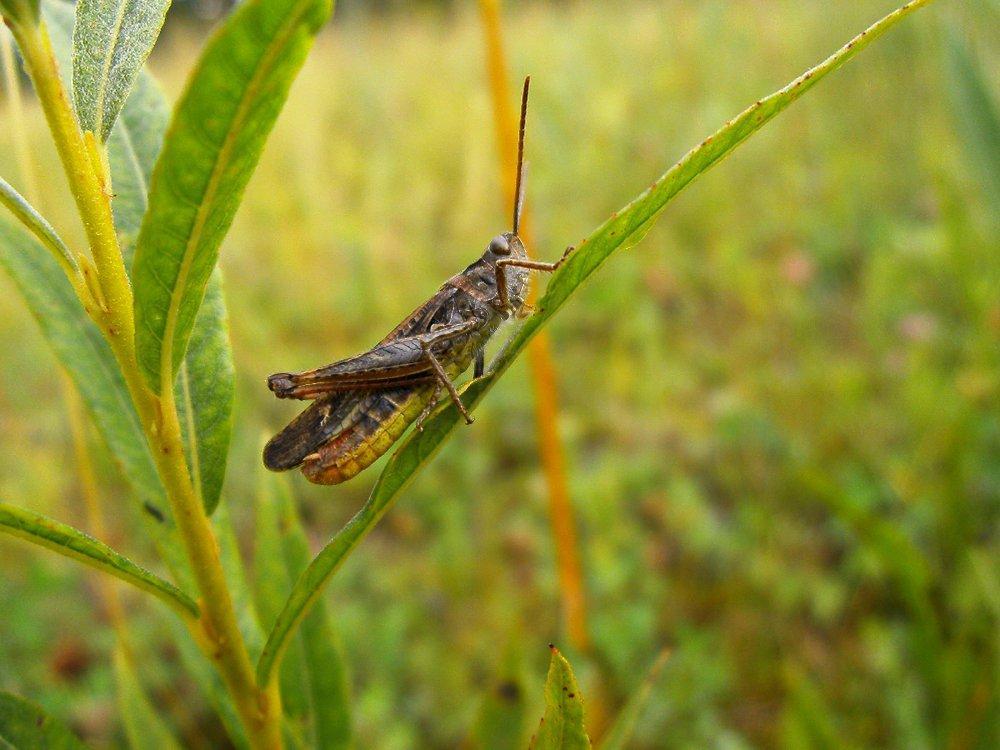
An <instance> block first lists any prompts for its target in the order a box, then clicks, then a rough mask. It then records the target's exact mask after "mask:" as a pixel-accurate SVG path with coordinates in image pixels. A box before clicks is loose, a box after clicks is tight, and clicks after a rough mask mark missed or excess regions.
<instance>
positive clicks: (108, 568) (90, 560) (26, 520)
mask: <svg viewBox="0 0 1000 750" xmlns="http://www.w3.org/2000/svg"><path fill="white" fill-rule="evenodd" d="M0 531H3V532H6V533H7V534H10V535H12V536H16V537H19V538H21V539H26V540H28V541H29V542H34V543H35V544H38V545H40V546H42V547H46V548H48V549H51V550H53V551H55V552H58V553H59V554H61V555H65V556H66V557H72V558H73V559H74V560H79V561H80V562H83V563H85V564H87V565H89V566H91V567H92V568H97V569H98V570H101V571H104V572H105V573H109V574H111V575H113V576H114V577H115V578H120V579H121V580H123V581H125V582H126V583H131V584H132V585H133V586H135V587H136V588H140V589H142V590H143V591H148V592H149V593H150V594H152V595H153V596H155V597H156V598H158V599H161V600H162V601H164V602H166V604H167V605H168V606H170V607H171V608H172V609H174V610H176V611H177V612H179V613H180V614H181V615H182V616H185V617H198V605H197V604H195V602H194V600H193V599H192V598H191V597H189V596H188V595H187V594H185V593H184V592H183V591H181V590H180V589H178V588H177V587H176V586H174V585H173V584H170V583H167V582H166V581H164V580H163V579H162V578H160V577H159V576H157V575H155V574H153V573H150V572H149V571H148V570H146V569H144V568H140V567H139V566H138V565H136V564H135V563H134V562H132V561H131V560H129V559H128V558H126V557H123V556H121V555H119V554H118V553H117V552H115V551H114V550H113V549H111V548H110V547H109V546H107V545H106V544H104V543H103V542H99V541H97V540H96V539H94V538H93V537H91V536H88V535H87V534H84V533H83V532H82V531H79V530H78V529H74V528H73V527H72V526H67V525H66V524H64V523H60V522H59V521H55V520H53V519H51V518H47V517H46V516H42V515H39V514H38V513H32V512H31V511H28V510H24V509H23V508H18V507H15V506H13V505H8V504H7V503H0Z"/></svg>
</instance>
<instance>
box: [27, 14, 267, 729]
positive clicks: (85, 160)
mask: <svg viewBox="0 0 1000 750" xmlns="http://www.w3.org/2000/svg"><path fill="white" fill-rule="evenodd" d="M12 30H13V32H14V36H15V38H16V40H17V43H18V46H19V47H20V49H21V54H22V55H23V58H24V62H25V67H26V69H27V71H28V75H29V76H30V77H31V80H32V83H33V84H34V86H35V91H36V93H37V95H38V100H39V102H40V103H41V106H42V110H43V111H44V113H45V119H46V120H47V121H48V124H49V129H50V130H51V132H52V137H53V140H54V141H55V145H56V150H57V151H58V153H59V157H60V159H61V160H62V163H63V168H64V170H65V172H66V177H67V179H68V180H69V184H70V190H71V191H72V193H73V198H74V200H75V201H76V205H77V209H78V211H79V213H80V217H81V219H82V221H83V225H84V229H85V230H86V233H87V239H88V241H89V243H90V248H91V252H92V254H93V258H94V266H95V268H93V269H89V270H91V272H96V276H97V278H96V285H97V288H98V289H99V291H100V293H101V296H102V298H103V300H102V301H103V304H102V305H101V308H100V309H98V310H93V309H88V313H89V314H90V315H91V317H92V318H93V319H94V321H95V322H96V323H97V324H98V326H99V327H100V328H101V331H102V332H103V333H104V336H105V338H106V339H107V340H108V343H109V345H110V346H111V349H112V351H113V352H114V355H115V358H116V359H117V361H118V365H119V367H120V368H121V371H122V375H123V376H124V378H125V383H126V385H127V387H128V389H129V393H130V395H131V397H132V400H133V402H134V403H135V406H136V410H137V411H138V414H139V419H140V421H141V422H142V427H143V431H144V432H145V434H146V439H147V441H148V442H149V447H150V450H151V452H152V454H153V459H154V462H155V463H156V468H157V470H158V472H159V475H160V478H161V480H162V482H163V485H164V488H165V489H166V493H167V497H168V499H169V501H170V505H171V508H172V510H173V513H174V516H175V517H176V519H177V526H178V529H179V531H180V535H181V539H182V541H183V543H184V549H185V552H186V554H187V557H188V560H189V561H190V563H191V569H192V572H193V573H194V577H195V580H196V582H197V585H198V591H199V593H200V595H201V596H200V602H199V604H200V607H201V613H202V615H201V618H200V619H199V620H198V621H197V623H196V624H195V626H194V627H192V629H191V630H192V634H193V636H194V638H195V640H196V641H197V643H198V645H199V647H200V648H201V650H202V651H203V652H204V653H205V655H206V656H207V657H209V658H210V659H211V660H212V661H213V662H214V663H215V665H216V667H217V669H218V670H219V673H220V674H221V676H222V678H223V680H224V682H225V683H226V687H227V688H228V690H229V692H230V694H231V695H232V697H233V701H234V702H235V704H236V708H237V710H238V711H239V714H240V718H241V720H242V721H243V725H244V728H245V729H246V732H247V736H248V739H249V741H250V744H251V746H252V747H254V748H268V749H271V748H280V747H281V745H282V741H281V704H280V700H279V699H278V696H277V694H276V691H274V690H273V689H264V690H261V689H259V688H258V687H257V683H256V680H255V677H254V671H253V667H252V666H251V663H250V657H249V655H248V653H247V650H246V644H245V643H244V641H243V637H242V636H241V634H240V632H239V628H238V627H237V620H236V613H235V610H234V608H233V601H232V596H231V595H230V592H229V587H228V585H227V583H226V578H225V574H224V573H223V570H222V564H221V561H220V559H219V548H218V544H217V542H216V539H215V535H214V533H213V531H212V525H211V522H210V521H209V518H208V516H207V515H206V514H205V509H204V507H203V505H202V503H201V501H200V500H199V499H198V495H197V493H196V492H195V489H194V486H193V485H192V483H191V478H190V475H189V474H188V469H187V462H186V459H185V457H184V448H183V443H182V440H181V427H180V421H179V419H178V415H177V409H176V405H175V404H174V399H173V392H172V389H170V388H167V389H165V391H164V393H163V395H162V397H160V396H157V395H156V394H154V393H152V392H151V391H150V390H149V389H148V388H147V387H146V385H145V382H144V380H143V378H142V375H141V373H140V372H139V368H138V364H137V362H136V356H135V318H134V315H133V299H132V287H131V284H130V283H129V279H128V275H127V273H126V272H125V265H124V262H123V260H122V254H121V249H120V247H119V245H118V236H117V233H116V231H115V225H114V219H113V216H112V212H111V191H110V186H109V179H108V175H107V168H106V162H105V160H104V156H103V152H102V150H101V147H100V146H99V145H98V144H97V141H96V140H95V139H94V137H93V134H92V133H83V132H81V130H80V128H79V125H78V124H77V120H76V116H75V115H74V113H73V109H72V107H71V106H70V102H69V97H68V95H67V93H66V90H65V88H64V87H63V85H62V80H61V79H60V77H59V71H58V68H57V65H56V61H55V57H54V56H53V54H52V47H51V43H50V41H49V36H48V33H47V31H46V29H45V25H44V23H40V24H39V25H38V26H33V25H31V24H14V25H13V26H12ZM87 272H88V267H87V266H86V265H85V266H84V274H85V275H86V274H87Z"/></svg>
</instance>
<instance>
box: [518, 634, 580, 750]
mask: <svg viewBox="0 0 1000 750" xmlns="http://www.w3.org/2000/svg"><path fill="white" fill-rule="evenodd" d="M550 648H551V649H552V659H551V661H550V662H549V674H548V677H546V678H545V715H544V716H542V721H541V723H540V724H539V725H538V731H537V732H536V733H535V736H534V737H532V738H531V744H529V745H528V747H529V749H530V750H578V749H579V748H589V747H590V738H589V737H588V736H587V731H586V730H585V729H584V727H583V696H582V695H581V694H580V686H579V685H577V684H576V677H575V676H574V675H573V669H572V668H571V667H570V665H569V662H568V661H566V659H565V657H564V656H563V655H562V654H560V653H559V649H557V648H556V647H555V646H551V647H550Z"/></svg>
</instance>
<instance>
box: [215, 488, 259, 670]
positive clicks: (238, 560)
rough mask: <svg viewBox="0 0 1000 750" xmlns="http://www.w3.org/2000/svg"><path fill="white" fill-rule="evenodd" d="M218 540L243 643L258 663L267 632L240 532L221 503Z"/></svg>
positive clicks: (223, 568) (224, 503)
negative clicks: (249, 577)
mask: <svg viewBox="0 0 1000 750" xmlns="http://www.w3.org/2000/svg"><path fill="white" fill-rule="evenodd" d="M212 526H213V528H214V529H215V538H216V540H218V543H219V558H220V562H221V563H222V570H223V571H224V572H225V574H226V582H227V583H228V584H229V591H230V593H231V594H232V597H233V609H235V610H236V620H237V622H236V624H237V625H238V626H239V629H240V634H241V635H242V636H243V642H244V643H246V647H247V651H248V652H249V653H250V657H251V658H253V659H255V658H257V655H258V654H260V650H261V644H262V643H263V642H264V631H263V630H262V629H261V626H260V621H259V620H258V619H257V613H256V610H255V609H254V606H253V594H252V593H251V591H250V585H249V583H248V582H247V574H246V566H245V565H244V563H243V555H242V554H241V553H240V546H239V542H238V541H237V539H236V531H235V529H233V523H232V519H231V518H230V516H229V508H228V505H227V503H226V502H224V501H223V502H220V503H219V507H218V509H217V510H216V512H215V516H214V517H213V518H212Z"/></svg>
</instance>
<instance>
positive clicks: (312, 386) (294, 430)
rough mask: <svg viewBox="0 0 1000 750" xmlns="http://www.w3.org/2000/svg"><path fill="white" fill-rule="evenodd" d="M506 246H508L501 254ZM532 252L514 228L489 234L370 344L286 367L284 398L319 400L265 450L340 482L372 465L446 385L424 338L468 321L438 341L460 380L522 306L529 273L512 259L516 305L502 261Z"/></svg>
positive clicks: (283, 464)
mask: <svg viewBox="0 0 1000 750" xmlns="http://www.w3.org/2000/svg"><path fill="white" fill-rule="evenodd" d="M504 247H506V249H507V252H496V251H495V250H502V249H504ZM500 258H512V259H526V258H527V253H526V252H525V249H524V245H523V244H522V242H521V240H520V238H518V237H517V235H515V234H513V233H510V232H508V233H505V234H503V235H500V236H499V237H497V238H495V239H494V240H493V241H491V242H490V245H489V246H488V247H487V248H486V251H485V252H484V253H483V255H482V257H481V258H479V260H477V261H476V262H475V263H473V264H472V265H470V266H469V267H468V268H466V269H465V270H464V271H463V272H462V273H461V274H458V275H457V276H455V277H453V278H452V279H449V280H448V281H447V282H446V283H445V284H444V286H442V287H441V288H440V289H439V290H438V292H437V293H436V294H435V295H434V296H433V297H432V298H431V299H430V300H429V301H428V302H426V303H425V304H423V305H421V306H420V307H419V308H417V310H415V311H414V312H413V313H412V314H411V315H409V316H408V317H407V318H406V320H404V321H403V322H402V323H401V324H400V325H399V326H397V327H396V329H395V330H393V331H392V332H391V333H390V334H389V335H388V336H386V337H385V338H384V339H382V341H380V342H379V343H378V344H377V345H376V346H375V347H373V348H372V349H371V350H369V351H367V352H365V353H363V354H360V355H358V356H356V357H351V358H349V359H345V360H341V361H340V362H335V363H333V364H332V365H328V366H326V367H321V368H318V369H316V370H309V371H307V372H302V373H298V374H290V373H278V374H276V375H272V376H271V377H270V378H269V379H268V385H269V387H270V388H271V390H272V391H274V393H275V395H277V396H278V397H279V398H316V400H315V401H314V402H313V404H312V405H310V406H309V408H307V409H306V410H305V411H304V412H302V414H300V415H299V416H298V417H297V418H296V419H294V420H293V421H292V422H291V424H289V425H288V426H287V427H286V428H285V429H284V430H282V431H281V432H279V433H278V434H277V435H275V437H274V438H272V439H271V441H270V442H268V444H267V446H266V447H265V449H264V465H265V466H267V468H269V469H271V470H272V471H283V470H286V469H292V468H295V467H297V466H302V472H303V474H305V476H306V477H307V478H308V479H309V480H310V481H312V482H316V483H318V484H337V483H339V482H343V481H345V480H347V479H350V478H351V477H353V476H354V475H355V474H357V473H358V472H360V471H361V470H362V469H365V468H366V467H368V466H369V465H371V464H372V463H373V462H374V461H375V460H376V459H377V458H378V457H379V456H381V455H382V454H383V453H385V452H386V451H387V450H388V449H389V447H390V446H391V445H392V444H393V443H394V442H395V441H396V440H397V439H398V438H399V436H400V435H402V434H403V432H404V431H405V430H406V428H407V427H408V426H409V425H410V424H411V423H412V422H413V421H414V420H416V419H417V418H418V416H419V415H420V414H421V412H423V411H424V410H425V409H426V408H427V406H428V404H430V403H431V402H432V400H436V393H437V392H438V391H439V390H440V385H439V384H438V381H437V377H436V375H435V374H434V372H433V370H432V368H431V367H430V365H429V364H428V363H427V360H426V357H425V355H424V349H423V348H422V347H421V345H420V343H419V340H420V337H421V336H423V337H425V338H428V337H430V338H432V337H433V336H434V335H435V334H436V333H437V332H439V331H449V330H451V329H454V328H456V327H458V326H462V325H465V326H467V330H464V331H462V332H461V333H459V334H458V335H455V336H454V337H451V338H444V339H443V340H440V341H438V342H434V343H431V344H430V347H431V351H432V352H433V354H434V355H435V356H436V358H437V359H438V361H439V362H440V363H441V365H442V366H443V368H444V370H445V373H446V375H447V376H448V378H451V379H454V378H456V377H458V376H459V375H461V374H462V373H463V372H465V371H466V370H467V369H469V366H470V365H471V364H472V362H473V360H474V359H475V358H476V356H477V354H479V353H480V352H481V351H482V349H483V347H484V346H485V344H486V342H487V341H488V340H489V338H490V337H491V336H492V335H493V334H494V333H495V332H496V330H497V328H499V326H500V324H501V322H502V321H503V320H504V319H505V318H507V317H509V316H510V315H511V314H512V313H516V312H518V311H519V310H520V309H521V307H522V306H523V304H524V303H523V297H524V293H525V290H526V289H527V282H528V278H527V277H528V271H527V270H526V269H524V268H519V267H516V266H510V265H508V266H506V267H505V268H504V269H503V271H502V273H503V274H504V277H505V281H506V287H507V295H508V305H507V306H506V308H505V307H504V306H503V304H502V302H501V301H500V299H499V295H498V291H497V273H498V271H497V261H498V260H499V259H500Z"/></svg>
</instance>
